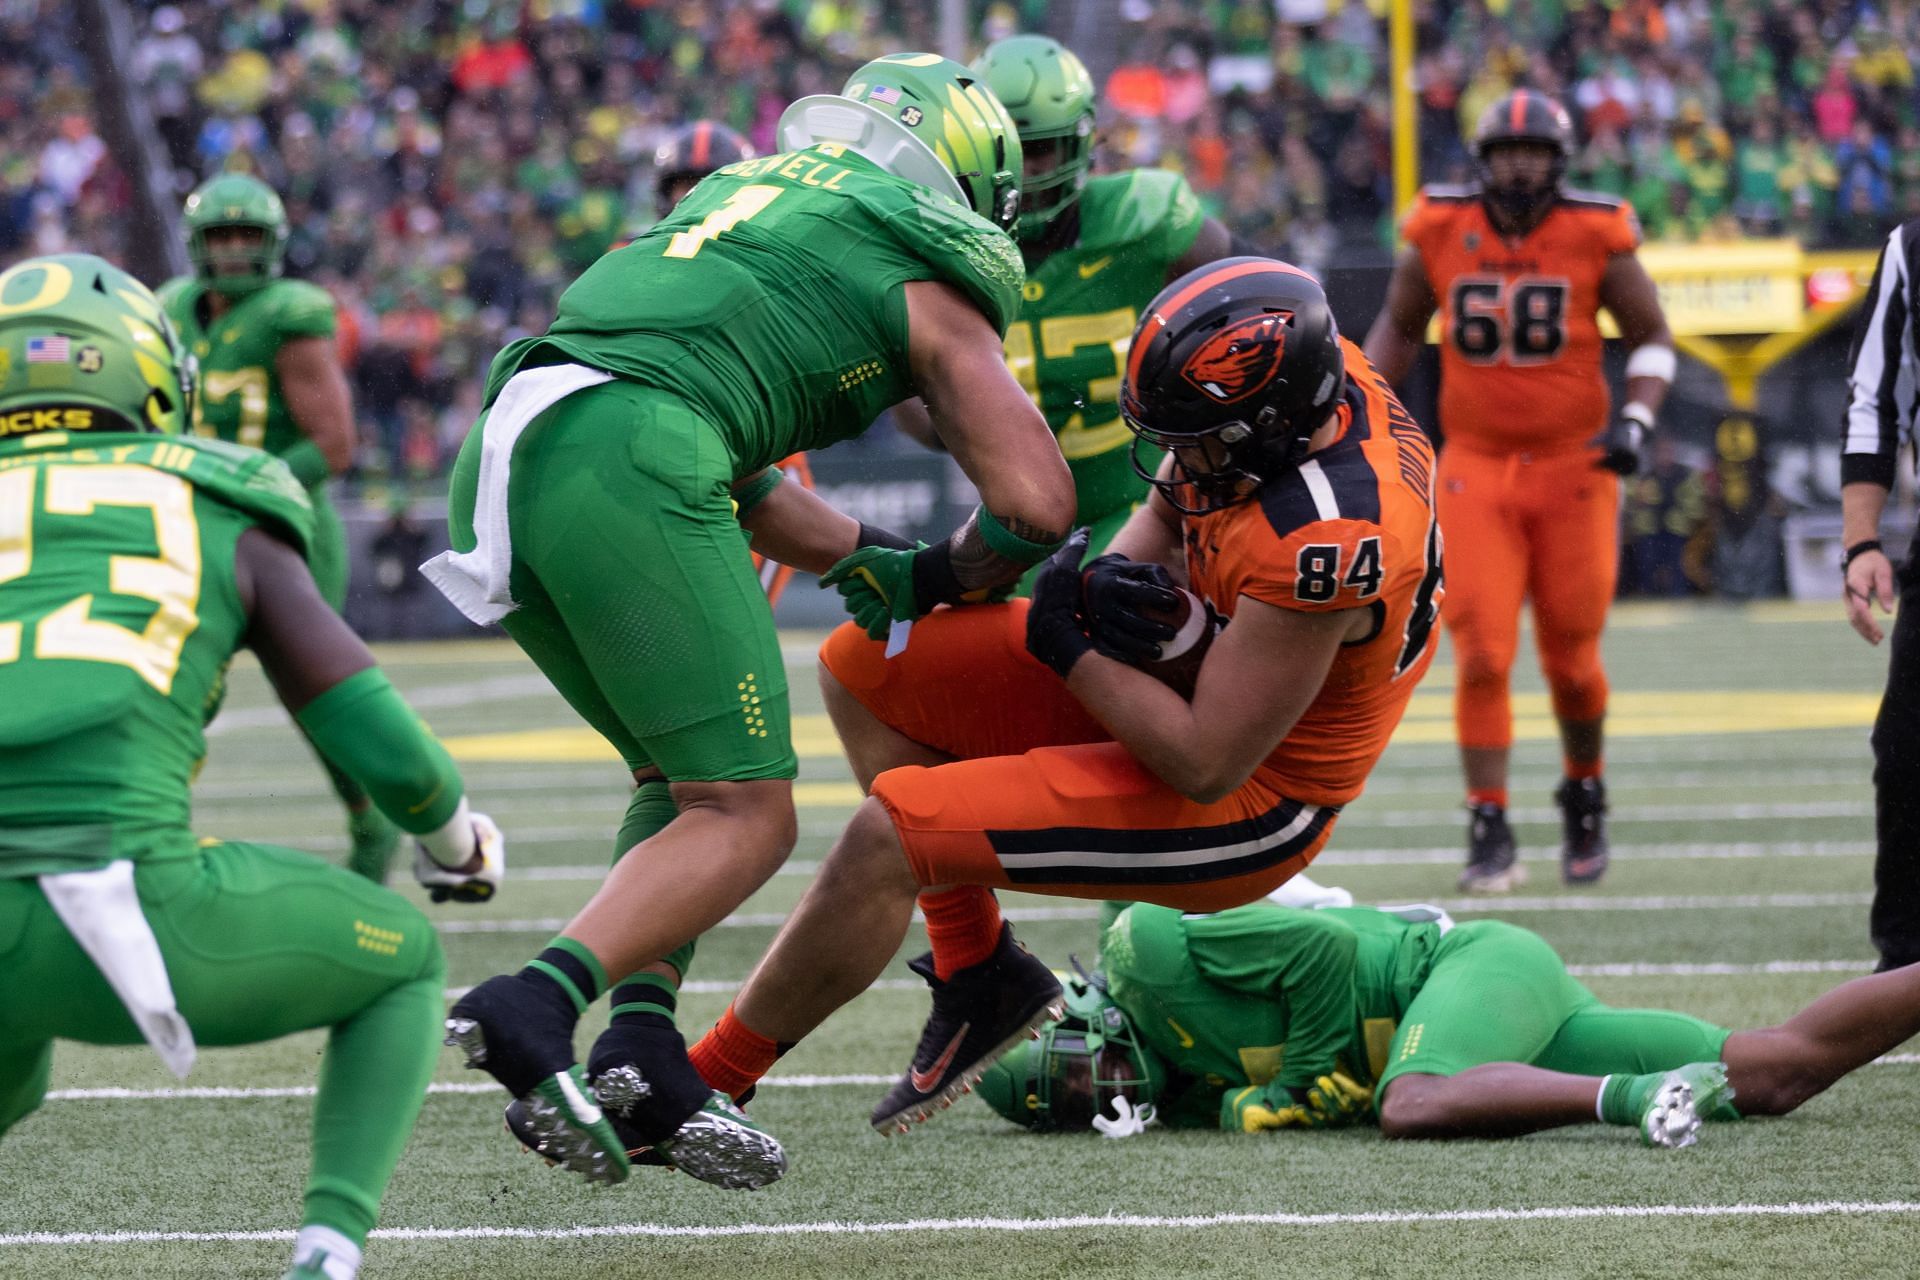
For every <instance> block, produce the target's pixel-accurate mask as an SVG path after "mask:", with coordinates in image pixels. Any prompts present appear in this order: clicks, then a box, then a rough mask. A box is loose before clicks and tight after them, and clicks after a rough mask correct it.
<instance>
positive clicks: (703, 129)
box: [687, 120, 713, 169]
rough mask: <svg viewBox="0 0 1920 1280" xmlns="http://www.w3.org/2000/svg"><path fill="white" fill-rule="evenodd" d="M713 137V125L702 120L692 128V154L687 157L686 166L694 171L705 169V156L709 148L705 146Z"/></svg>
mask: <svg viewBox="0 0 1920 1280" xmlns="http://www.w3.org/2000/svg"><path fill="white" fill-rule="evenodd" d="M712 137H713V125H712V124H711V123H710V122H708V121H706V120H702V121H700V123H698V124H696V125H694V126H693V154H692V155H691V156H688V157H687V162H688V166H689V167H690V168H694V169H704V168H706V167H707V154H708V152H709V151H710V150H711V148H710V147H709V146H708V145H707V144H708V141H709V140H710V139H711V138H712Z"/></svg>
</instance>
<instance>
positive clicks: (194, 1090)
mask: <svg viewBox="0 0 1920 1280" xmlns="http://www.w3.org/2000/svg"><path fill="white" fill-rule="evenodd" d="M913 985H914V986H920V985H921V984H920V983H917V982H916V983H914V984H913ZM1868 1065H1869V1066H1875V1067H1911V1066H1915V1065H1920V1053H1889V1054H1887V1055H1885V1056H1884V1057H1879V1058H1875V1059H1874V1060H1873V1061H1872V1062H1871V1063H1869V1064H1868ZM894 1079H895V1077H893V1076H882V1075H859V1074H849V1075H830V1076H828V1075H810V1076H768V1077H767V1078H766V1079H764V1080H762V1081H761V1082H760V1084H761V1087H762V1088H767V1089H838V1088H843V1087H849V1086H858V1087H862V1088H865V1087H874V1086H880V1085H889V1084H892V1083H893V1082H894ZM499 1092H500V1086H499V1085H497V1084H495V1083H493V1082H492V1081H491V1080H436V1081H434V1082H433V1083H431V1084H429V1085H428V1086H427V1093H428V1094H429V1095H434V1094H488V1093H499ZM313 1094H314V1086H312V1085H310V1084H294V1085H263V1086H258V1087H244V1086H238V1085H176V1086H173V1087H171V1088H167V1087H162V1088H156V1089H128V1088H119V1087H117V1086H100V1087H97V1088H91V1089H50V1090H48V1091H47V1096H46V1099H45V1100H46V1101H47V1102H244V1101H250V1100H253V1099H260V1098H311V1097H312V1096H313Z"/></svg>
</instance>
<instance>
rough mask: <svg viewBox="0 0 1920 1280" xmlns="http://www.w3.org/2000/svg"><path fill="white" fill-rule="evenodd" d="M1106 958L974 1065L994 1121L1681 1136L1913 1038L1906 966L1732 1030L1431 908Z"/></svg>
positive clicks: (1120, 950) (1671, 1140) (1811, 1087)
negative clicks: (1582, 974)
mask: <svg viewBox="0 0 1920 1280" xmlns="http://www.w3.org/2000/svg"><path fill="white" fill-rule="evenodd" d="M1101 964H1102V968H1103V970H1104V972H1102V973H1099V974H1095V975H1093V977H1092V979H1091V980H1090V981H1087V980H1077V981H1074V982H1072V983H1071V984H1070V986H1071V991H1072V994H1071V995H1070V997H1069V999H1068V1005H1069V1014H1068V1017H1067V1018H1066V1020H1064V1021H1062V1022H1059V1023H1056V1024H1054V1025H1053V1026H1050V1027H1048V1028H1046V1029H1045V1030H1043V1031H1042V1032H1041V1035H1040V1038H1039V1040H1038V1041H1037V1042H1035V1043H1033V1044H1031V1045H1022V1046H1020V1047H1019V1048H1017V1049H1015V1051H1014V1052H1013V1053H1011V1054H1009V1055H1007V1056H1006V1057H1005V1058H1003V1059H1001V1060H1000V1062H998V1063H997V1064H995V1066H994V1067H993V1069H992V1070H990V1071H989V1072H987V1074H986V1076H985V1077H984V1078H982V1080H981V1082H980V1096H981V1097H982V1098H983V1099H985V1100H986V1102H987V1104H988V1105H989V1106H991V1107H992V1108H993V1109H994V1110H996V1111H998V1112H999V1113H1000V1114H1001V1115H1003V1116H1005V1117H1007V1118H1008V1119H1009V1120H1012V1121H1014V1122H1016V1123H1018V1124H1023V1125H1026V1126H1027V1127H1029V1128H1033V1129H1080V1128H1085V1127H1086V1126H1088V1125H1093V1126H1095V1127H1097V1128H1099V1129H1101V1130H1102V1131H1104V1132H1108V1133H1113V1134H1116V1135H1122V1134H1124V1133H1126V1132H1129V1131H1137V1130H1138V1129H1139V1128H1140V1127H1141V1126H1142V1125H1143V1124H1144V1122H1145V1121H1146V1120H1148V1119H1150V1118H1151V1117H1152V1116H1157V1117H1158V1118H1159V1120H1160V1121H1161V1122H1163V1123H1165V1124H1169V1125H1175V1126H1180V1127H1198V1128H1209V1127H1212V1126H1214V1125H1218V1126H1219V1127H1221V1128H1223V1129H1228V1130H1233V1131H1236V1132H1244V1133H1262V1132H1265V1131H1267V1130H1270V1129H1284V1128H1310V1129H1312V1128H1333V1127H1339V1126H1343V1125H1348V1124H1355V1123H1360V1122H1375V1123H1378V1125H1379V1126H1380V1132H1381V1133H1382V1134H1384V1135H1385V1136H1387V1137H1389V1138H1499V1137H1509V1136H1513V1135H1517V1134H1523V1133H1533V1132H1535V1131H1537V1130H1541V1129H1553V1128H1558V1127H1560V1126H1562V1125H1570V1124H1588V1123H1593V1122H1595V1121H1600V1122H1603V1123H1606V1124H1617V1125H1628V1126H1632V1127H1633V1128H1635V1129H1637V1130H1638V1131H1639V1133H1640V1137H1641V1140H1642V1141H1643V1142H1646V1143H1647V1144H1648V1145H1650V1146H1661V1147H1684V1146H1688V1145H1690V1144H1691V1143H1692V1142H1693V1141H1694V1140H1695V1138H1696V1136H1697V1135H1698V1132H1699V1128H1700V1122H1701V1121H1702V1120H1735V1119H1739V1118H1740V1117H1741V1116H1778V1115H1785V1114H1787V1113H1788V1112H1789V1111H1792V1110H1794V1109H1795V1108H1797V1107H1799V1106H1800V1105H1801V1104H1802V1103H1804V1102H1806V1101H1807V1099H1809V1098H1811V1097H1813V1096H1814V1095H1815V1094H1818V1093H1820V1092H1821V1091H1823V1090H1825V1089H1826V1088H1827V1087H1828V1086H1829V1085H1831V1084H1833V1082H1834V1081H1836V1080H1838V1079H1839V1078H1840V1077H1841V1076H1844V1075H1846V1074H1847V1073H1848V1072H1849V1071H1852V1070H1854V1069H1855V1068H1857V1067H1861V1066H1864V1065H1866V1064H1867V1063H1869V1062H1871V1061H1873V1060H1874V1059H1875V1058H1876V1057H1878V1056H1879V1055H1881V1054H1883V1053H1885V1052H1887V1051H1888V1050H1890V1049H1892V1048H1894V1047H1895V1046H1896V1045H1898V1044H1900V1043H1901V1042H1902V1041H1904V1040H1906V1039H1908V1038H1909V1037H1911V1036H1913V1035H1914V1034H1916V1033H1920V965H1916V966H1913V967H1911V968H1907V969H1901V970H1898V971H1896V972H1893V973H1885V974H1874V975H1872V976H1869V977H1864V978H1856V979H1854V980H1853V981H1851V982H1847V983H1843V984H1842V985H1840V986H1838V987H1836V988H1834V989H1833V990H1832V991H1829V992H1827V994H1825V995H1823V996H1821V997H1820V998H1819V999H1817V1000H1815V1001H1814V1002H1813V1003H1812V1004H1810V1005H1808V1006H1807V1007H1806V1008H1804V1009H1802V1010H1801V1011H1800V1012H1799V1013H1797V1014H1795V1015H1794V1016H1793V1017H1791V1018H1789V1019H1787V1020H1786V1021H1785V1022H1783V1023H1781V1024H1780V1025H1778V1026H1773V1027H1762V1028H1759V1029H1757V1030H1753V1031H1728V1030H1727V1029H1726V1028H1725V1027H1717V1026H1715V1025H1713V1024H1712V1023H1710V1022H1703V1021H1702V1020H1700V1019H1699V1018H1693V1017H1689V1016H1687V1015H1686V1014H1683V1013H1670V1012H1667V1011H1666V1010H1663V1009H1614V1008H1609V1007H1608V1006H1607V1005H1604V1004H1602V1003H1601V1002H1600V1001H1599V999H1597V998H1596V997H1595V996H1594V994H1593V993H1592V992H1591V991H1588V990H1587V989H1586V987H1584V986H1582V985H1581V984H1580V983H1579V982H1577V981H1576V980H1575V979H1574V978H1573V977H1572V976H1570V975H1569V974H1568V973H1567V969H1566V965H1565V964H1564V963H1563V962H1562V961H1561V959H1560V957H1559V956H1558V955H1556V954H1555V953H1554V951H1553V948H1552V947H1550V946H1548V945H1547V944H1546V942H1545V941H1544V940H1542V939H1541V938H1540V936H1539V935H1537V934H1535V933H1532V932H1530V931H1528V930H1526V929H1522V928H1519V927H1518V926H1516V925H1511V924H1506V923H1504V922H1502V921H1498V920H1476V921H1471V922H1469V923H1466V924H1458V925H1456V924H1453V923H1452V922H1451V921H1450V920H1448V919H1447V918H1446V916H1445V913H1443V912H1440V911H1438V910H1437V909H1435V908H1431V907H1419V908H1386V909H1375V908H1370V907H1348V908H1339V907H1330V908H1322V909H1320V910H1317V911H1302V910H1297V909H1293V908H1287V907H1277V906H1274V905H1272V904H1270V903H1264V902H1262V903H1255V904H1253V905H1252V906H1247V907H1240V908H1237V909H1235V910H1232V911H1223V912H1221V913H1219V914H1218V915H1211V916H1182V915H1181V914H1180V913H1178V912H1176V911H1169V910H1166V909H1165V908H1162V907H1155V906H1148V905H1145V904H1141V905H1138V906H1134V907H1131V908H1129V909H1128V910H1127V911H1126V912H1125V913H1124V914H1123V915H1121V917H1120V918H1119V919H1118V920H1117V921H1115V922H1114V924H1113V926H1112V927H1111V928H1109V929H1108V930H1107V933H1106V936H1105V938H1104V939H1103V946H1102V949H1101ZM1495 1011H1497V1013H1498V1016H1492V1015H1493V1014H1494V1013H1495ZM1149 1107H1151V1108H1152V1112H1151V1115H1149V1114H1147V1113H1146V1108H1149Z"/></svg>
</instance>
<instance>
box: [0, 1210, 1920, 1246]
mask: <svg viewBox="0 0 1920 1280" xmlns="http://www.w3.org/2000/svg"><path fill="white" fill-rule="evenodd" d="M1910 1213H1920V1201H1912V1200H1821V1201H1812V1202H1790V1203H1786V1204H1652V1205H1616V1204H1596V1205H1548V1206H1543V1207H1540V1208H1537V1209H1432V1210H1418V1209H1415V1210H1382V1211H1377V1212H1370V1213H1284V1212H1278V1213H1207V1214H1190V1215H1174V1214H1132V1213H1114V1214H1101V1215H1093V1214H1072V1215H1063V1216H1059V1217H1051V1218H916V1219H908V1220H905V1221H897V1222H837V1221H825V1222H746V1223H739V1224H736V1225H732V1226H711V1227H692V1226H668V1225H664V1224H654V1223H643V1222H641V1223H610V1224H607V1225H604V1226H573V1227H379V1228H376V1229H375V1230H374V1232H373V1238H374V1239H375V1240H592V1239H604V1238H608V1237H614V1238H632V1237H642V1238H653V1239H661V1238H670V1239H726V1238H738V1237H741V1236H771V1237H780V1236H871V1235H900V1234H905V1233H908V1232H912V1233H916V1234H918V1233H924V1232H929V1231H940V1232H946V1231H986V1232H1006V1233H1019V1234H1026V1233H1030V1232H1036V1231H1062V1230H1074V1229H1081V1230H1085V1229H1093V1230H1112V1229H1114V1228H1116V1227H1118V1228H1124V1229H1135V1230H1149V1231H1154V1230H1158V1231H1165V1230H1198V1229H1204V1228H1208V1227H1241V1226H1259V1227H1268V1226H1271V1227H1371V1226H1403V1225H1407V1224H1413V1223H1445V1222H1569V1221H1581V1220H1593V1219H1620V1218H1814V1217H1831V1216H1849V1215H1865V1214H1910ZM292 1239H293V1232H291V1231H28V1232H20V1233H17V1234H12V1235H0V1245H7V1246H17V1245H55V1246H62V1245H65V1246H72V1245H103V1244H160V1243H168V1242H174V1241H180V1242H187V1243H194V1244H225V1243H239V1242H250V1241H273V1240H292Z"/></svg>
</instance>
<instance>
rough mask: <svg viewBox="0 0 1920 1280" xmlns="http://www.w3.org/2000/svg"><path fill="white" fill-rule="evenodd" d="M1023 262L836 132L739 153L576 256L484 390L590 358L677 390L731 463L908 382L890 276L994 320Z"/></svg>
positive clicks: (907, 392) (824, 428)
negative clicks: (619, 244) (622, 243)
mask: <svg viewBox="0 0 1920 1280" xmlns="http://www.w3.org/2000/svg"><path fill="white" fill-rule="evenodd" d="M1022 279H1023V274H1022V271H1021V266H1020V255H1019V252H1018V250H1016V249H1015V248H1014V244H1013V241H1012V239H1011V238H1010V237H1009V236H1007V235H1006V233H1004V232H1002V231H1001V230H999V229H998V228H997V227H995V226H994V225H993V224H992V223H989V222H987V221H986V220H985V219H982V218H979V217H976V216H975V215H974V214H972V213H971V212H969V211H968V210H966V209H964V208H962V207H961V206H960V205H958V204H956V203H954V202H953V201H951V200H948V199H945V198H943V197H941V196H937V195H935V194H933V193H932V192H930V191H928V190H927V189H925V188H924V187H921V186H918V185H917V184H914V183H911V182H907V181H905V180H903V179H900V178H896V177H893V176H892V175H891V174H888V173H886V172H885V171H884V170H882V169H880V168H879V167H878V166H876V165H874V164H871V163H869V162H868V161H866V160H864V159H861V158H860V157H858V156H855V155H850V154H843V153H842V152H841V150H840V148H838V147H836V146H835V145H833V144H831V143H822V144H820V145H818V146H815V147H812V148H809V149H808V150H806V151H797V152H791V153H787V154H783V155H775V156H767V157H764V158H762V159H756V160H743V161H741V162H740V163H738V164H731V165H728V166H727V167H726V168H724V169H721V170H719V171H718V172H716V173H714V174H713V175H712V176H710V177H708V178H707V179H706V180H705V181H703V182H702V183H701V184H700V185H699V186H698V187H696V188H694V190H693V192H692V193H691V194H690V195H688V196H687V198H686V199H684V200H682V201H681V202H680V203H679V205H678V206H677V207H675V209H674V211H673V212H672V213H671V214H670V215H668V217H667V218H666V219H665V220H663V221H661V222H660V223H658V224H656V225H655V226H654V227H653V228H652V230H650V231H648V232H647V234H645V235H643V236H641V237H640V238H639V239H638V240H635V241H634V242H633V243H632V244H630V245H628V246H627V247H626V248H624V249H619V250H616V251H615V252H613V253H610V254H607V255H606V256H605V257H603V258H601V259H600V260H599V261H598V262H596V263H595V264H594V265H593V266H592V267H590V268H588V269H587V272H586V274H584V275H582V276H581V277H580V278H579V279H578V280H576V281H575V282H574V283H573V286H572V287H571V288H569V289H568V290H567V292H566V293H565V294H564V295H562V297H561V299H560V312H559V316H558V318H557V319H555V320H554V322H553V327H552V328H551V329H549V330H548V331H547V333H546V335H545V336H543V337H538V338H526V339H522V340H521V341H519V342H516V343H514V344H513V345H511V346H509V347H508V348H507V349H506V350H504V351H502V352H501V353H500V355H499V357H498V358H497V359H495V361H494V362H493V369H492V372H491V374H490V375H489V377H488V380H487V401H488V403H492V401H493V398H494V397H495V396H497V395H498V394H499V392H500V388H501V387H502V386H504V385H505V384H506V382H507V380H508V379H509V378H511V377H512V376H513V375H514V374H515V373H517V372H519V371H520V370H521V369H523V368H530V367H533V366H536V365H543V364H557V363H565V362H574V363H579V364H585V365H591V366H592V367H594V368H597V369H604V370H606V371H608V372H609V373H613V374H617V375H618V376H620V377H622V378H628V379H632V380H634V381H636V382H641V383H644V384H646V385H647V386H650V387H654V388H657V389H659V390H662V391H666V392H669V393H671V394H672V395H674V396H677V397H679V398H680V399H681V400H683V401H685V402H686V403H687V404H688V405H690V406H691V407H692V408H693V409H694V410H695V411H696V412H697V413H699V414H700V415H701V417H703V418H704V419H705V420H706V421H707V422H708V423H710V424H711V425H712V426H713V427H714V429H715V430H716V431H717V432H718V433H719V435H720V437H721V440H722V442H723V443H724V445H725V447H726V448H727V450H728V452H729V453H730V454H731V461H732V470H733V474H734V475H735V476H736V477H738V476H744V475H747V474H749V473H751V472H754V471H757V470H759V469H761V468H762V467H765V466H768V465H770V464H772V463H774V462H777V461H779V460H780V459H781V458H784V457H786V456H787V455H788V454H791V453H796V452H798V451H800V450H802V449H816V448H820V447H822V446H825V445H829V444H832V443H834V442H835V441H837V440H845V439H849V438H851V437H853V436H857V435H859V434H860V433H861V432H862V431H865V430H866V429H867V427H868V425H869V424H871V423H872V421H873V420H874V419H875V418H876V417H878V416H879V414H880V413H881V411H882V410H884V409H886V408H887V407H888V406H890V405H894V404H897V403H899V402H900V401H902V400H905V399H907V398H908V397H909V396H911V395H913V393H914V391H913V385H912V381H911V379H910V377H909V370H908V364H907V307H906V297H905V294H904V293H903V291H902V290H901V288H900V286H901V285H902V284H905V283H906V282H908V281H912V280H935V281H942V282H945V283H947V284H950V285H952V286H954V287H955V288H957V289H959V290H960V291H961V292H963V293H965V294H966V295H967V297H969V298H970V299H972V301H973V302H974V303H975V305H977V306H978V307H979V308H980V310H981V312H982V313H983V314H985V315H986V317H987V319H988V320H989V321H990V322H991V323H992V324H993V327H994V331H995V332H996V333H1004V332H1005V331H1006V326H1007V322H1008V321H1009V320H1010V319H1012V317H1013V312H1014V309H1015V307H1016V306H1018V304H1019V298H1020V285H1021V281H1022Z"/></svg>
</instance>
